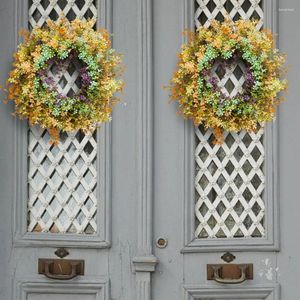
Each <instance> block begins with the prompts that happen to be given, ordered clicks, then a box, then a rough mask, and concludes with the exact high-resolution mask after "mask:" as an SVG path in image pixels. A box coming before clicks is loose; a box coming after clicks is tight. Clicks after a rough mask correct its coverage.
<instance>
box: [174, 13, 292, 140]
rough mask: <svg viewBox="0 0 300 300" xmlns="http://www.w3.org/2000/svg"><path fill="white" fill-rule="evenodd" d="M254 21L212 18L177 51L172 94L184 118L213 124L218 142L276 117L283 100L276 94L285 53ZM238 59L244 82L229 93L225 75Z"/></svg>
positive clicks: (283, 84)
mask: <svg viewBox="0 0 300 300" xmlns="http://www.w3.org/2000/svg"><path fill="white" fill-rule="evenodd" d="M256 25H257V22H256V21H249V20H239V21H236V22H234V21H232V20H229V19H227V20H225V21H224V22H222V23H221V22H219V21H213V22H212V24H211V27H209V28H204V27H200V28H199V29H198V31H197V32H196V33H195V34H190V39H189V42H188V43H187V44H185V45H183V47H182V51H181V53H180V54H179V62H178V67H177V70H176V72H175V74H174V76H173V78H172V80H171V86H170V89H171V97H172V99H173V100H175V101H178V102H179V110H180V113H181V114H182V115H183V116H184V117H185V118H188V119H192V120H193V121H194V123H195V125H196V126H199V125H200V124H202V125H204V126H205V128H213V130H214V134H215V137H216V142H218V143H222V142H223V131H235V132H238V131H240V130H247V131H250V132H251V131H256V130H257V129H258V128H259V127H260V124H263V123H264V122H267V121H271V120H273V119H274V117H275V112H276V107H277V105H278V104H279V103H280V101H281V99H280V97H279V96H278V93H280V92H281V91H284V90H285V89H286V86H287V82H286V80H283V79H281V76H282V74H283V73H284V68H283V64H284V61H285V58H284V56H283V55H281V54H279V52H278V50H277V49H275V47H274V42H273V36H272V34H271V33H270V32H269V31H267V30H262V31H259V30H258V29H257V28H256ZM238 64H243V66H244V68H243V70H242V73H243V74H242V76H243V80H244V82H243V85H242V87H241V89H240V90H239V91H238V92H236V93H234V94H233V95H230V94H229V93H226V91H225V92H224V90H225V89H224V86H222V85H221V84H220V83H221V78H222V76H224V74H225V73H226V71H227V70H228V68H229V67H230V66H237V65H238ZM216 69H217V70H218V72H219V73H218V72H216ZM216 73H217V74H216ZM220 73H221V74H220ZM222 73H223V74H222ZM218 74H219V78H218Z"/></svg>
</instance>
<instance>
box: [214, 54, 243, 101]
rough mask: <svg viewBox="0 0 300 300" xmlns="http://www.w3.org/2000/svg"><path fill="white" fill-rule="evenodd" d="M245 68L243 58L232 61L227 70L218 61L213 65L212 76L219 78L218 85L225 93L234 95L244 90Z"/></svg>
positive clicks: (230, 95)
mask: <svg viewBox="0 0 300 300" xmlns="http://www.w3.org/2000/svg"><path fill="white" fill-rule="evenodd" d="M245 70H246V66H245V64H244V62H243V61H242V60H239V61H237V62H232V63H231V64H229V65H228V66H226V67H225V70H224V69H223V68H222V67H221V65H220V63H218V62H217V63H215V64H214V65H213V67H212V76H214V77H215V78H217V82H218V86H219V87H220V89H221V91H222V92H223V94H224V95H226V96H229V97H234V96H236V95H237V94H238V93H242V92H243V84H244V83H245V76H244V73H245Z"/></svg>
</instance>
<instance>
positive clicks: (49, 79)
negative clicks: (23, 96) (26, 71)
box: [44, 76, 55, 86]
mask: <svg viewBox="0 0 300 300" xmlns="http://www.w3.org/2000/svg"><path fill="white" fill-rule="evenodd" d="M44 82H45V83H46V84H47V85H50V86H53V85H54V84H55V82H54V79H53V78H52V77H50V76H46V77H44Z"/></svg>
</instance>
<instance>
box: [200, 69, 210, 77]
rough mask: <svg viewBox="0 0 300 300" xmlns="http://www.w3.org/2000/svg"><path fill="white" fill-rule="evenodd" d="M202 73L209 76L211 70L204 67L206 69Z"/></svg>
mask: <svg viewBox="0 0 300 300" xmlns="http://www.w3.org/2000/svg"><path fill="white" fill-rule="evenodd" d="M202 74H203V75H204V76H209V74H210V72H209V70H207V69H204V70H203V71H202Z"/></svg>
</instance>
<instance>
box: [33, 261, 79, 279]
mask: <svg viewBox="0 0 300 300" xmlns="http://www.w3.org/2000/svg"><path fill="white" fill-rule="evenodd" d="M38 273H39V274H44V275H45V276H46V277H48V278H51V279H58V280H70V279H72V278H74V277H76V276H78V275H84V260H71V259H48V258H40V259H39V262H38Z"/></svg>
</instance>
